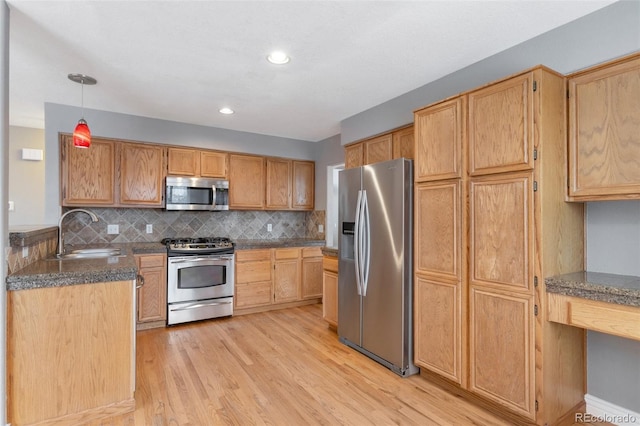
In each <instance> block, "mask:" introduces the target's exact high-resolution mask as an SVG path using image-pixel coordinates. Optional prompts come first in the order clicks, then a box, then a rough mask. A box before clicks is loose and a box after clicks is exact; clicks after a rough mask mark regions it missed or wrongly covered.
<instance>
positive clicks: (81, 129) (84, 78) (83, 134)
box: [68, 74, 98, 148]
mask: <svg viewBox="0 0 640 426" xmlns="http://www.w3.org/2000/svg"><path fill="white" fill-rule="evenodd" d="M68 77H69V80H71V81H75V82H76V83H80V84H81V85H82V117H81V118H80V120H78V124H77V125H76V128H75V129H74V130H73V146H75V147H76V148H89V146H91V130H89V125H88V124H87V122H86V121H85V119H84V85H85V84H88V85H90V86H93V85H94V84H96V83H97V82H98V81H97V80H96V79H95V78H93V77H90V76H88V75H84V74H69V75H68Z"/></svg>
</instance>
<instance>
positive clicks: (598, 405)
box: [576, 394, 640, 426]
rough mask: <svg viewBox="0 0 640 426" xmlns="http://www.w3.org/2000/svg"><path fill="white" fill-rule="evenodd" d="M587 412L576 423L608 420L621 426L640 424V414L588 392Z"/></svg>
mask: <svg viewBox="0 0 640 426" xmlns="http://www.w3.org/2000/svg"><path fill="white" fill-rule="evenodd" d="M584 401H585V402H586V404H587V413H588V414H586V415H585V417H584V418H583V419H581V420H582V421H580V419H577V418H576V423H593V422H608V423H611V424H614V425H620V426H623V425H624V426H640V414H638V413H634V412H633V411H631V410H627V409H626V408H624V407H620V406H619V405H615V404H612V403H610V402H608V401H605V400H603V399H600V398H597V397H595V396H593V395H589V394H586V395H585V396H584Z"/></svg>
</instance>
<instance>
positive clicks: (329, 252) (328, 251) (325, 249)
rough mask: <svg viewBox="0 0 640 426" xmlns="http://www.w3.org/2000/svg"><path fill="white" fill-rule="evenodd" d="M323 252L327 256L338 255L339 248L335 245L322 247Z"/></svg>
mask: <svg viewBox="0 0 640 426" xmlns="http://www.w3.org/2000/svg"><path fill="white" fill-rule="evenodd" d="M322 254H323V255H325V256H333V257H338V249H337V248H334V247H326V246H325V247H322Z"/></svg>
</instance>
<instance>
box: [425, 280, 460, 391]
mask: <svg viewBox="0 0 640 426" xmlns="http://www.w3.org/2000/svg"><path fill="white" fill-rule="evenodd" d="M414 304H415V309H414V314H413V315H414V319H415V321H414V335H415V339H414V348H415V364H416V365H418V366H420V367H424V368H427V369H429V370H431V371H434V372H436V373H438V374H440V375H442V376H444V377H446V378H448V379H449V380H452V381H454V382H455V383H460V384H462V383H463V375H464V371H463V368H462V353H463V350H462V348H463V344H462V340H463V339H462V327H463V326H462V324H463V322H464V321H465V320H466V317H465V316H463V315H462V294H461V292H460V283H459V282H457V283H445V282H436V281H432V280H428V279H425V278H423V277H421V276H419V275H417V276H416V279H415V300H414Z"/></svg>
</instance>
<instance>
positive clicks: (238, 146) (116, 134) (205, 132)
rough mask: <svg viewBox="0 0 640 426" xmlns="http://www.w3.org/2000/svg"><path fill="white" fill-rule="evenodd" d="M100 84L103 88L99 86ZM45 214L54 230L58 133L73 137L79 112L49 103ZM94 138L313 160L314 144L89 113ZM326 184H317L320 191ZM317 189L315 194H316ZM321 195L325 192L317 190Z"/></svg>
mask: <svg viewBox="0 0 640 426" xmlns="http://www.w3.org/2000/svg"><path fill="white" fill-rule="evenodd" d="M98 84H100V83H98ZM44 113H45V179H46V181H45V185H46V186H45V204H44V208H45V212H44V221H45V223H49V224H56V223H57V221H58V218H59V217H60V206H59V149H58V133H59V132H62V133H72V132H73V128H74V127H75V125H76V123H77V122H78V119H79V118H80V115H81V109H80V108H78V107H71V106H67V105H60V104H52V103H45V110H44ZM84 117H85V119H86V120H87V122H88V123H89V127H90V128H91V134H92V135H94V136H102V137H109V138H116V139H127V140H134V141H141V142H153V143H160V144H171V145H184V146H193V147H199V148H211V149H220V150H225V151H236V152H247V153H253V154H260V155H270V156H279V157H290V158H299V159H304V160H312V159H313V155H314V152H315V149H316V148H314V144H315V143H314V142H308V141H300V140H296V139H286V138H279V137H274V136H266V135H259V134H255V133H247V132H237V131H233V130H226V129H220V128H215V127H206V126H197V125H193V124H187V123H178V122H174V121H166V120H158V119H153V118H146V117H138V116H133V115H127V114H118V113H113V112H107V111H98V110H91V109H87V108H85V110H84ZM322 184H324V181H320V182H316V187H317V186H318V185H322ZM316 189H317V188H316ZM319 191H320V192H322V189H320V190H319Z"/></svg>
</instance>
